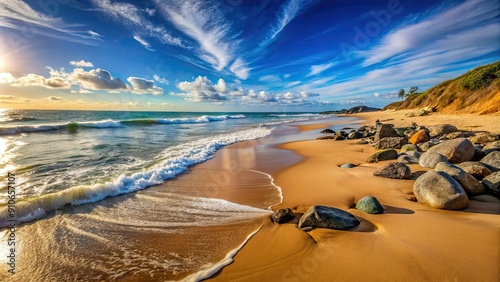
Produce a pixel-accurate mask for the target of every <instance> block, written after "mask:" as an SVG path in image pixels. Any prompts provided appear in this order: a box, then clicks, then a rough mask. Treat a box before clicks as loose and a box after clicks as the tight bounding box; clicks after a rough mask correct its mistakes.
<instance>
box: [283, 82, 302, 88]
mask: <svg viewBox="0 0 500 282" xmlns="http://www.w3.org/2000/svg"><path fill="white" fill-rule="evenodd" d="M301 83H302V81H292V82H289V83H287V84H286V85H285V88H290V87H293V86H295V85H299V84H301Z"/></svg>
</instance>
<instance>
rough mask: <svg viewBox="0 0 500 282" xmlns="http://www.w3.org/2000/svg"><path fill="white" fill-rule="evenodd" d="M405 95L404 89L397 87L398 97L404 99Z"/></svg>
mask: <svg viewBox="0 0 500 282" xmlns="http://www.w3.org/2000/svg"><path fill="white" fill-rule="evenodd" d="M405 96H406V95H405V90H404V89H403V88H401V89H399V93H398V98H400V99H404V97H405Z"/></svg>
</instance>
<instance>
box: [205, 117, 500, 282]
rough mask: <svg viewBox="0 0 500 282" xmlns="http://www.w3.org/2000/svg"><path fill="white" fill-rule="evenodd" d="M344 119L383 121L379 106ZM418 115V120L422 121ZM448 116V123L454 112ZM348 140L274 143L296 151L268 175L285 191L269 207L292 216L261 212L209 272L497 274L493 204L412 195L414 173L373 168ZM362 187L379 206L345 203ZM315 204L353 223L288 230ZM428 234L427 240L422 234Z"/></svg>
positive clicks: (261, 275)
mask: <svg viewBox="0 0 500 282" xmlns="http://www.w3.org/2000/svg"><path fill="white" fill-rule="evenodd" d="M398 114H401V113H396V114H394V112H391V113H387V114H386V115H387V117H390V115H392V116H395V117H393V120H395V119H397V118H399V117H398ZM353 117H356V118H358V119H361V120H362V121H361V122H362V123H363V124H371V121H372V120H375V119H380V120H383V119H385V118H380V117H378V112H374V113H365V114H358V115H354V116H353ZM429 117H430V118H433V119H436V118H437V119H436V121H435V123H447V122H446V121H447V119H446V117H447V116H446V115H437V114H432V115H431V116H429ZM429 117H427V118H429ZM438 117H439V118H438ZM339 118H340V119H342V116H339ZM492 118H493V123H491V122H490V123H487V124H494V123H496V120H495V119H499V122H500V118H498V117H497V116H493V117H492ZM400 119H403V120H404V122H407V121H406V119H405V118H400ZM417 119H418V118H417ZM479 119H481V120H484V119H485V117H484V116H480V117H479ZM490 119H491V118H490ZM448 120H449V119H448ZM387 122H390V121H387ZM466 122H471V121H470V120H468V121H466ZM390 123H392V122H390ZM394 123H396V122H394ZM417 123H418V124H424V125H427V124H426V123H424V122H422V121H417ZM448 123H451V124H454V123H453V118H452V119H451V121H449V122H448ZM429 124H430V123H429ZM497 124H498V123H497ZM321 125H323V127H322V126H321ZM396 125H397V123H396ZM330 126H331V125H329V124H328V122H323V123H321V122H316V124H314V125H308V126H302V128H300V126H299V132H302V133H307V132H311V133H312V132H315V133H319V131H320V129H321V128H328V127H330ZM457 127H459V128H461V126H460V125H457ZM301 129H302V130H301ZM316 136H319V134H316ZM352 143H354V142H352V140H351V141H339V142H338V141H331V140H321V141H318V140H309V141H307V140H306V141H295V142H285V143H283V144H281V145H278V146H277V148H279V149H285V150H288V151H290V152H293V153H294V154H297V155H299V156H300V158H301V160H300V161H299V162H297V163H295V164H292V165H289V166H287V167H285V168H283V169H282V170H280V171H278V172H277V173H276V174H275V175H274V174H273V177H274V179H275V182H276V185H277V186H280V187H281V188H282V190H283V197H284V200H283V203H282V204H280V205H277V206H275V207H273V210H276V209H278V208H286V207H290V208H292V209H294V212H295V213H296V215H297V217H296V219H295V220H294V221H292V222H289V223H285V224H281V225H279V224H276V223H273V222H272V221H271V220H270V218H269V217H266V218H265V219H264V220H263V226H262V228H261V229H260V231H258V232H257V233H256V234H255V235H254V236H253V237H252V238H251V239H250V240H249V241H248V243H247V244H246V245H245V246H244V247H243V248H242V249H241V250H240V251H239V252H238V253H237V254H236V256H235V257H234V258H233V259H234V262H233V263H232V264H230V265H228V266H226V267H225V268H223V269H222V270H221V271H219V272H218V273H217V274H216V275H215V276H213V277H211V278H210V280H214V281H228V280H231V281H243V280H254V281H255V280H273V281H276V280H287V281H290V280H292V281H307V280H318V281H325V280H331V279H339V280H346V279H347V280H366V279H370V280H375V281H381V280H387V279H390V278H399V279H401V278H406V279H410V280H412V281H424V280H427V281H428V280H431V281H434V280H450V279H451V280H456V281H464V280H478V281H479V280H482V281H496V280H497V279H498V278H500V274H499V272H498V265H500V256H499V255H498V254H495V253H493V252H492V250H498V249H499V246H500V239H499V238H498V235H497V234H498V232H499V231H500V228H499V227H498V226H500V219H499V218H498V214H500V205H498V204H493V203H481V202H477V201H471V204H470V206H469V208H467V209H466V210H463V211H458V212H456V211H455V212H452V211H445V210H436V209H432V208H429V207H427V206H424V205H422V204H420V203H416V202H412V201H410V200H409V198H410V193H411V192H412V190H413V189H412V187H413V182H414V180H392V179H385V178H378V177H374V176H372V173H373V171H374V170H375V169H376V168H378V167H380V166H382V165H383V164H384V163H387V162H381V163H378V164H377V163H376V164H367V163H366V159H367V157H368V156H369V155H370V154H371V153H373V152H375V149H374V148H372V147H371V146H369V145H353V144H352ZM332 151H335V152H332ZM345 162H352V163H356V162H359V163H361V165H360V166H359V167H357V168H356V169H348V170H345V169H344V170H342V169H340V168H338V165H341V164H342V163H345ZM410 167H411V169H412V171H413V172H415V171H419V170H420V171H424V170H425V169H423V168H422V167H420V166H419V165H410ZM328 183H332V184H331V185H329V184H328ZM330 186H332V187H330ZM366 195H372V196H375V197H377V199H379V201H380V202H381V203H382V205H383V206H384V208H385V213H384V214H382V215H370V214H366V213H363V212H361V211H358V210H355V209H352V208H351V207H352V205H353V204H354V203H355V202H356V201H357V200H359V199H360V198H361V197H363V196H366ZM318 204H323V205H327V206H333V207H336V208H340V209H343V210H346V211H348V212H350V213H352V214H353V215H354V216H356V217H357V218H358V219H359V220H360V221H361V225H360V226H358V227H356V228H354V230H351V231H336V230H328V229H315V230H313V231H311V232H308V233H306V232H303V231H301V230H299V229H298V228H296V226H295V224H296V223H297V221H298V219H297V218H298V217H300V215H301V213H303V212H305V210H307V208H308V207H309V206H311V205H318ZM408 225H409V226H408ZM448 233H449V234H448ZM431 234H432V236H433V238H432V239H430V240H429V236H431ZM465 242H467V244H466V245H464V243H465ZM485 242H488V243H485ZM431 254H433V255H431ZM460 258H464V259H463V260H461V259H460ZM360 270H362V271H360Z"/></svg>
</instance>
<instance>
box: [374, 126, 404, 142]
mask: <svg viewBox="0 0 500 282" xmlns="http://www.w3.org/2000/svg"><path fill="white" fill-rule="evenodd" d="M385 137H399V135H398V133H397V132H396V131H395V130H394V128H393V125H392V124H380V126H379V127H378V128H377V132H376V133H375V142H378V140H380V139H382V138H385Z"/></svg>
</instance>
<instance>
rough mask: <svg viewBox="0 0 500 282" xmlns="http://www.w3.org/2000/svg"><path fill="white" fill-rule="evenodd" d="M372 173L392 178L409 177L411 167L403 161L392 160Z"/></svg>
mask: <svg viewBox="0 0 500 282" xmlns="http://www.w3.org/2000/svg"><path fill="white" fill-rule="evenodd" d="M373 175H375V176H380V177H385V178H392V179H408V178H410V177H411V169H410V168H409V167H408V166H407V165H405V164H403V163H399V162H392V163H388V164H386V165H384V166H383V167H381V168H379V169H377V170H376V171H375V172H373Z"/></svg>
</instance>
